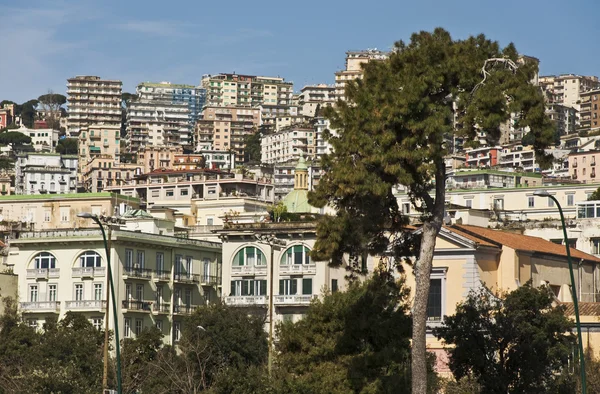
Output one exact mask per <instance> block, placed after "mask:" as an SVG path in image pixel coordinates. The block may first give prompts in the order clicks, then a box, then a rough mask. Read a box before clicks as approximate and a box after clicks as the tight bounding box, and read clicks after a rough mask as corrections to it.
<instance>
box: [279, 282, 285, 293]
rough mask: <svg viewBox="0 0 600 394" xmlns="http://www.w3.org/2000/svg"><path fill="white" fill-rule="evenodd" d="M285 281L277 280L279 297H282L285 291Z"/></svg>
mask: <svg viewBox="0 0 600 394" xmlns="http://www.w3.org/2000/svg"><path fill="white" fill-rule="evenodd" d="M284 286H285V281H284V280H283V279H279V295H283V292H284V289H285V287H284Z"/></svg>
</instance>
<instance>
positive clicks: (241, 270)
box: [231, 265, 267, 276]
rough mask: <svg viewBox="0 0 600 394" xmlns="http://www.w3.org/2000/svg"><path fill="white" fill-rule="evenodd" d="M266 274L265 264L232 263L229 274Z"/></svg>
mask: <svg viewBox="0 0 600 394" xmlns="http://www.w3.org/2000/svg"><path fill="white" fill-rule="evenodd" d="M246 275H267V266H266V265H234V266H232V267H231V276H246Z"/></svg>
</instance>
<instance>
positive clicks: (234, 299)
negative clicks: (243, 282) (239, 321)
mask: <svg viewBox="0 0 600 394" xmlns="http://www.w3.org/2000/svg"><path fill="white" fill-rule="evenodd" d="M268 299H269V297H268V296H266V295H262V296H229V297H225V303H226V304H227V305H231V306H257V307H266V306H267V300H268Z"/></svg>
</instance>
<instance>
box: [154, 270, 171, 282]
mask: <svg viewBox="0 0 600 394" xmlns="http://www.w3.org/2000/svg"><path fill="white" fill-rule="evenodd" d="M170 279H171V271H161V270H154V280H155V281H156V282H168V281H169V280H170Z"/></svg>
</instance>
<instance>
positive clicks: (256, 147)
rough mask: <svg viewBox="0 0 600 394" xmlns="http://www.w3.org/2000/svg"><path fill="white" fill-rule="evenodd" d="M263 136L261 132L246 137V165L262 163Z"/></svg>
mask: <svg viewBox="0 0 600 394" xmlns="http://www.w3.org/2000/svg"><path fill="white" fill-rule="evenodd" d="M261 137H262V134H261V132H260V131H255V132H254V133H252V134H248V135H246V136H245V137H244V140H245V143H246V147H245V148H244V162H245V163H260V160H261V153H260V152H261V147H260V140H261Z"/></svg>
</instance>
